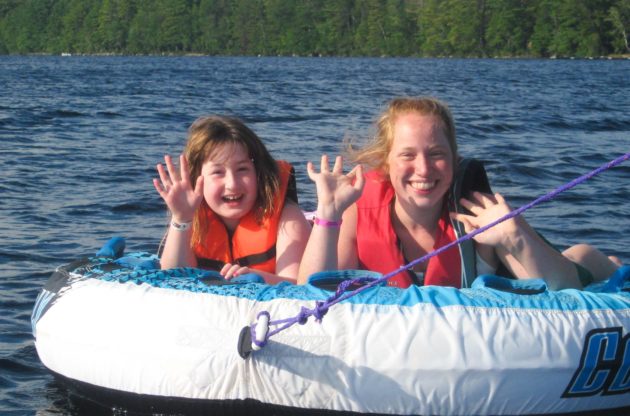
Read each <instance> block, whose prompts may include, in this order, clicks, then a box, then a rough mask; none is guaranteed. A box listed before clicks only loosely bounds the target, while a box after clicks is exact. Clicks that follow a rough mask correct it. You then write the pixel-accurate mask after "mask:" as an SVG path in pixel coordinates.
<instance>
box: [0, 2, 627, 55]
mask: <svg viewBox="0 0 630 416" xmlns="http://www.w3.org/2000/svg"><path fill="white" fill-rule="evenodd" d="M629 30H630V0H0V54H39V53H44V54H61V53H71V54H123V55H133V54H142V55H144V54H151V55H156V54H204V55H271V56H276V55H280V56H285V55H286V56H291V55H297V56H419V57H601V56H614V55H620V56H622V55H626V56H627V55H628V54H630V49H629V47H628V31H629Z"/></svg>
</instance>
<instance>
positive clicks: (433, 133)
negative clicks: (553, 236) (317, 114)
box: [298, 98, 617, 290]
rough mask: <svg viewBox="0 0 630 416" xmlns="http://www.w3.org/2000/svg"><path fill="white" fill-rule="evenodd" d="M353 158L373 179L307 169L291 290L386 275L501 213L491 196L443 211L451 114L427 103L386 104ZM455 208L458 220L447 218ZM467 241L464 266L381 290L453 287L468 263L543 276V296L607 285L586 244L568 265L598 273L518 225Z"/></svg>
mask: <svg viewBox="0 0 630 416" xmlns="http://www.w3.org/2000/svg"><path fill="white" fill-rule="evenodd" d="M354 159H355V161H356V162H359V163H362V164H365V165H367V166H369V167H371V168H372V170H371V171H370V172H368V173H366V174H365V175H364V174H363V170H362V166H361V165H358V166H357V167H355V168H354V169H353V170H352V171H351V172H350V173H349V174H348V175H343V173H342V160H341V157H337V159H336V161H335V164H334V167H333V169H332V171H331V170H330V169H329V162H328V159H327V157H326V156H323V157H322V161H321V168H320V169H321V170H320V172H319V173H318V172H316V171H315V169H314V168H313V165H312V164H311V163H309V164H308V165H307V169H308V174H309V177H310V178H311V180H313V181H314V182H315V183H316V186H317V195H318V205H317V218H316V220H315V225H314V228H313V230H312V232H311V237H310V239H309V242H308V244H307V248H306V251H305V254H304V259H303V261H302V264H301V266H300V276H299V279H298V282H299V283H305V282H306V280H307V278H308V276H309V275H310V274H312V273H315V272H318V271H323V270H333V269H357V268H361V269H368V270H375V271H379V272H381V273H388V272H391V271H393V270H396V269H398V268H399V267H400V266H402V265H404V264H407V263H408V262H409V260H413V259H416V258H419V257H421V256H423V255H425V254H427V253H429V252H431V251H433V250H435V249H437V248H439V247H442V246H444V245H445V244H447V243H449V242H451V241H454V240H455V239H456V232H455V230H456V228H457V227H458V226H461V225H463V228H464V229H465V231H466V232H470V231H472V230H473V229H477V228H480V227H482V226H484V225H486V224H488V223H490V222H492V221H494V220H496V219H498V218H500V217H502V216H503V215H505V214H507V213H509V212H510V207H509V206H508V204H507V203H506V202H505V200H504V199H503V197H502V196H501V195H500V194H494V195H492V194H487V193H482V192H475V191H473V192H471V193H470V196H469V197H468V198H461V199H458V200H456V201H451V202H452V203H451V204H449V203H448V202H449V198H450V199H453V196H454V193H453V188H454V187H453V185H454V177H455V174H456V171H457V170H456V169H457V167H458V164H459V162H460V159H459V157H458V153H457V142H456V138H455V126H454V123H453V119H452V116H451V113H450V110H449V109H448V107H447V106H446V105H445V104H443V103H441V102H440V101H438V100H436V99H433V98H418V99H414V98H397V99H394V100H392V101H391V102H390V103H389V106H388V108H387V109H386V110H385V112H384V113H383V114H382V115H381V117H380V118H379V120H378V123H377V134H376V136H375V138H374V139H373V141H372V142H371V143H369V144H368V145H367V146H366V147H365V148H363V149H361V150H360V151H358V152H355V157H354ZM458 204H459V205H460V206H461V207H463V208H465V210H466V212H450V211H452V210H453V207H455V206H456V205H458ZM449 208H450V209H449ZM460 211H464V210H460ZM451 220H453V221H451ZM458 223H460V224H458ZM474 240H475V243H474V254H473V256H472V257H473V259H464V257H463V255H462V253H461V250H458V247H453V248H451V249H449V250H447V251H445V252H443V253H442V254H440V255H439V256H436V257H433V258H431V259H430V260H429V261H428V262H426V263H422V264H418V265H416V266H415V267H414V268H413V270H411V271H410V272H411V273H409V272H401V273H399V274H397V275H396V276H394V277H393V278H392V279H390V280H389V284H390V285H393V286H399V287H407V286H409V285H410V284H412V283H416V284H427V285H428V284H436V285H446V286H454V287H462V286H465V285H466V280H464V279H463V278H462V276H461V275H462V273H463V272H464V269H466V268H468V266H469V264H468V263H471V262H472V263H473V264H474V269H475V275H479V274H486V273H495V272H496V271H497V269H498V268H499V266H500V265H503V266H504V267H505V268H507V270H508V271H509V272H510V273H511V274H512V275H513V276H514V277H517V278H531V277H543V278H544V279H545V280H546V282H547V285H548V286H549V288H550V289H555V290H557V289H563V288H580V287H582V286H583V285H585V284H588V283H590V282H591V281H592V280H593V279H595V280H599V279H603V278H605V277H608V276H609V275H610V274H611V273H612V272H614V270H615V269H616V267H617V265H615V264H614V263H613V262H612V261H610V260H609V259H608V258H606V257H605V256H604V255H603V254H601V253H600V252H598V251H597V250H595V249H593V248H591V247H590V246H586V245H581V246H579V247H577V248H572V249H570V250H571V255H572V257H571V258H572V259H573V260H574V261H580V260H582V259H583V258H588V259H590V260H589V262H588V265H590V266H593V265H597V267H596V268H597V270H590V271H589V270H587V269H585V268H584V267H582V266H578V265H576V264H574V263H573V262H571V261H570V260H569V259H568V258H567V257H565V256H563V255H562V254H561V253H559V252H558V251H556V250H555V249H553V248H552V247H551V246H549V245H548V244H547V243H546V242H545V241H544V240H543V239H542V238H541V237H540V236H539V235H538V234H537V233H536V232H535V231H534V230H533V229H532V228H531V227H530V226H529V225H528V224H527V222H526V221H525V220H524V219H523V217H521V216H518V217H516V218H513V219H510V220H507V221H504V222H502V223H500V224H499V225H497V226H495V227H493V228H491V229H489V230H487V231H485V232H483V233H481V234H478V235H477V236H475V238H474Z"/></svg>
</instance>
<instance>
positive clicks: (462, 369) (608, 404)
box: [32, 247, 630, 415]
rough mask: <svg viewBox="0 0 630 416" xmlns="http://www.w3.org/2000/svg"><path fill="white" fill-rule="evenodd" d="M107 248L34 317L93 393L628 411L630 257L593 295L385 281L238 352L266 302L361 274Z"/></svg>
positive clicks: (472, 409) (363, 406)
mask: <svg viewBox="0 0 630 416" xmlns="http://www.w3.org/2000/svg"><path fill="white" fill-rule="evenodd" d="M103 253H105V254H108V253H109V254H113V255H114V256H115V255H121V253H122V250H120V247H118V248H117V249H116V250H112V251H111V252H107V251H105V252H103V251H102V252H100V255H99V256H97V257H92V258H88V259H83V260H79V261H76V262H74V263H72V264H69V265H66V266H63V267H59V268H58V269H57V270H56V271H55V272H54V273H53V275H52V276H51V277H50V279H49V280H48V282H47V283H46V285H45V287H44V288H43V289H42V291H41V293H40V294H39V297H38V298H37V302H36V304H35V307H34V310H33V314H32V326H33V334H34V337H35V340H36V341H35V344H36V348H37V352H38V354H39V357H40V359H41V361H42V363H43V364H44V365H45V366H46V367H47V368H48V369H50V370H51V371H52V372H54V373H56V374H58V375H60V376H62V377H64V378H65V379H67V380H70V381H72V382H76V383H80V384H83V385H85V386H89V387H90V388H91V389H92V390H93V391H99V390H102V391H103V392H108V394H111V393H112V392H114V393H115V392H119V393H121V395H125V396H126V397H136V398H139V399H140V401H144V402H149V403H158V402H160V400H167V401H169V402H170V403H172V401H173V400H180V401H181V403H200V404H203V403H225V404H230V403H237V402H241V403H247V406H253V408H256V406H257V405H258V406H259V407H260V408H261V409H263V408H265V406H278V407H279V408H284V409H292V410H296V409H299V410H307V409H314V410H325V411H327V412H332V413H334V412H359V413H379V414H406V415H407V414H423V415H438V414H439V415H469V414H475V415H512V414H521V415H526V414H565V413H582V412H585V413H588V412H598V411H602V410H610V411H619V409H623V408H630V394H629V393H630V335H629V331H630V293H629V290H630V267H627V266H626V267H622V268H621V269H619V270H618V271H617V273H616V274H615V275H613V276H612V277H611V278H610V279H609V280H608V281H607V282H606V283H603V284H598V285H591V286H589V287H588V288H586V290H583V291H578V290H573V289H570V290H562V291H549V290H547V288H546V286H545V285H544V283H543V281H542V280H531V281H513V280H507V279H503V278H500V277H496V276H480V277H478V278H477V279H476V281H475V282H474V284H473V287H472V288H470V289H461V290H459V289H454V288H448V287H431V286H428V287H410V288H408V289H397V288H392V287H386V286H377V287H374V288H370V289H368V290H365V291H364V292H362V293H360V294H358V295H356V296H354V297H352V298H350V299H347V300H344V301H342V302H340V303H339V304H336V305H334V306H333V307H331V308H330V310H329V311H328V313H327V314H326V316H325V317H324V319H323V320H322V321H321V323H318V322H315V321H313V320H312V319H311V320H309V321H308V322H307V323H306V324H304V325H294V326H292V327H290V328H288V329H286V330H284V331H282V332H280V333H278V334H276V335H275V336H273V337H271V338H270V339H269V341H268V343H267V345H266V346H265V347H264V348H262V349H261V350H259V351H254V352H252V353H251V354H250V355H249V357H248V358H246V359H243V358H242V357H241V356H240V355H239V352H238V349H237V344H238V340H239V335H240V332H241V330H242V329H243V328H244V327H246V326H248V325H251V324H252V323H253V322H254V321H255V320H256V319H257V316H258V315H259V313H260V312H263V311H266V312H268V313H269V315H270V317H271V319H272V320H279V319H284V318H292V317H295V316H296V315H297V314H298V313H299V312H300V309H301V308H302V307H308V308H312V307H313V306H314V305H315V302H316V301H322V300H325V299H326V298H328V297H329V296H331V294H332V292H331V291H330V290H328V289H329V288H330V284H331V282H332V283H335V282H336V281H339V280H342V279H344V278H347V277H348V276H351V277H355V276H357V275H364V274H365V272H353V271H347V272H340V273H327V274H323V275H322V274H319V275H316V276H314V277H313V278H312V283H311V284H308V285H304V286H293V285H289V284H284V283H282V284H279V285H276V286H270V285H266V284H264V283H260V280H259V279H258V277H257V276H251V275H250V276H245V277H244V278H243V279H241V281H240V282H236V283H230V284H225V283H226V282H224V281H223V280H222V278H221V277H220V276H218V275H217V274H216V273H214V272H209V271H204V270H199V269H192V268H181V269H170V270H158V269H157V266H158V262H157V260H158V259H157V257H155V256H154V255H150V254H146V253H133V254H130V255H127V256H123V257H119V258H118V259H115V258H113V257H103V256H102V254H103ZM318 286H319V287H318ZM176 408H177V406H176ZM151 409H152V410H153V411H156V410H159V409H155V407H154V406H152V407H151ZM180 409H181V408H180ZM615 409H616V410H615ZM626 410H628V409H626Z"/></svg>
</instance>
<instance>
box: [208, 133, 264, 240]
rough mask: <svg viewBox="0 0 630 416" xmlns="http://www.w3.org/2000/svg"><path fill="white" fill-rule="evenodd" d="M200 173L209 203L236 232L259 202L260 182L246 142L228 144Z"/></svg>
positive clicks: (210, 159) (212, 156)
mask: <svg viewBox="0 0 630 416" xmlns="http://www.w3.org/2000/svg"><path fill="white" fill-rule="evenodd" d="M201 174H202V175H203V177H204V187H203V196H204V199H205V201H206V203H207V204H208V206H209V207H210V209H212V211H214V213H215V214H217V215H218V216H219V218H221V220H222V221H223V223H224V224H225V225H226V227H227V228H228V229H229V230H232V231H233V230H234V229H235V228H236V226H237V225H238V222H239V221H240V220H241V218H243V217H244V216H245V215H246V214H247V213H249V212H250V211H251V210H252V209H253V208H254V205H255V203H256V198H257V195H258V183H257V181H256V169H255V168H254V162H253V161H252V160H251V159H250V158H249V155H248V154H247V151H246V149H245V147H244V146H243V145H241V144H226V145H223V146H221V147H219V148H218V149H217V150H216V151H215V152H214V154H212V155H211V156H210V157H209V158H208V159H207V160H206V161H205V162H204V163H203V165H202V166H201Z"/></svg>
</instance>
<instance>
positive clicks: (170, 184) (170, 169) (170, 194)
mask: <svg viewBox="0 0 630 416" xmlns="http://www.w3.org/2000/svg"><path fill="white" fill-rule="evenodd" d="M164 162H165V164H166V169H164V166H163V165H162V164H161V163H158V165H157V171H158V174H159V175H160V179H159V180H158V179H153V186H155V189H156V190H157V191H158V193H159V194H160V196H161V197H162V199H163V200H164V202H166V205H167V206H168V209H169V210H170V211H171V214H172V215H173V220H174V221H176V222H190V221H192V219H193V216H194V214H195V211H196V210H197V207H199V204H200V203H201V200H202V199H203V176H199V177H198V178H197V183H196V184H195V189H192V184H191V183H190V175H189V174H188V161H187V160H186V158H185V157H184V155H180V156H179V171H178V170H177V169H176V168H175V165H174V164H173V160H172V159H171V157H170V156H169V155H165V156H164Z"/></svg>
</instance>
